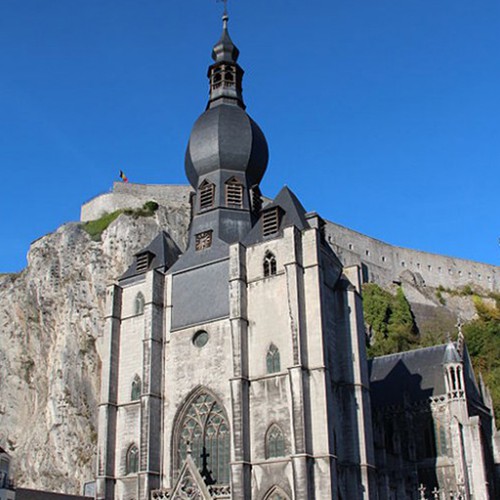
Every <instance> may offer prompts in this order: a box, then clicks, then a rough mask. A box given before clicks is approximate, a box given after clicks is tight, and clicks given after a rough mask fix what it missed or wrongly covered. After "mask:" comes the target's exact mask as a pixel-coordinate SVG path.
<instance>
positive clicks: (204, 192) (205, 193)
mask: <svg viewBox="0 0 500 500" xmlns="http://www.w3.org/2000/svg"><path fill="white" fill-rule="evenodd" d="M199 193H200V210H206V209H207V208H212V207H213V206H214V199H215V185H214V184H212V183H211V182H208V181H207V180H205V181H203V182H202V183H201V184H200V188H199Z"/></svg>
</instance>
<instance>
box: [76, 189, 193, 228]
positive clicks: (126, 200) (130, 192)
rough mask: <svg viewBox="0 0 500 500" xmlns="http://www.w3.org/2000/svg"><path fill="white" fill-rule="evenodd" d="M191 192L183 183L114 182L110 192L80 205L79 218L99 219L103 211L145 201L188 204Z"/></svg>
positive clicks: (139, 204) (107, 211) (137, 205)
mask: <svg viewBox="0 0 500 500" xmlns="http://www.w3.org/2000/svg"><path fill="white" fill-rule="evenodd" d="M191 192H192V189H191V187H189V186H185V185H173V184H132V183H129V182H115V183H114V184H113V191H112V192H110V193H104V194H101V195H99V196H96V197H95V198H93V199H92V200H90V201H88V202H87V203H85V204H84V205H82V208H81V212H80V220H81V221H82V222H85V221H89V220H95V219H99V217H102V216H103V215H104V214H105V213H110V212H114V211H115V210H120V209H124V208H140V207H142V205H144V203H145V202H147V201H156V202H157V203H158V204H159V205H164V206H178V205H188V204H189V197H190V195H191Z"/></svg>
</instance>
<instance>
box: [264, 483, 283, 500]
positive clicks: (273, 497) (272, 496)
mask: <svg viewBox="0 0 500 500" xmlns="http://www.w3.org/2000/svg"><path fill="white" fill-rule="evenodd" d="M264 500H288V495H286V494H285V492H284V491H283V490H282V489H281V488H279V487H278V486H274V487H273V488H271V490H270V491H269V492H268V494H267V495H266V496H265V497H264Z"/></svg>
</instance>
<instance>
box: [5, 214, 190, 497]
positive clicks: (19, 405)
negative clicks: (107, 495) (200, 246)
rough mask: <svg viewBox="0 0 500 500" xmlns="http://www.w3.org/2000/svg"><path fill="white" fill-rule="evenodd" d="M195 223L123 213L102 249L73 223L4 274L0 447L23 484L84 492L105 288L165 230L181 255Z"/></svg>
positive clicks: (180, 217)
mask: <svg viewBox="0 0 500 500" xmlns="http://www.w3.org/2000/svg"><path fill="white" fill-rule="evenodd" d="M188 223H189V208H188V206H187V205H184V206H180V207H179V206H178V207H175V208H165V207H160V208H159V209H158V210H157V211H156V212H155V214H154V215H153V216H150V217H133V216H127V215H125V214H122V215H120V216H119V217H118V218H117V219H116V220H114V221H113V222H112V223H111V224H110V225H109V227H108V228H107V229H106V230H104V231H103V233H102V234H101V235H100V239H99V241H94V240H93V239H91V237H90V236H89V234H88V233H87V232H86V231H85V229H84V226H83V225H82V224H81V223H70V224H66V225H64V226H62V227H61V228H59V229H58V230H57V231H56V232H54V233H52V234H49V235H47V236H44V237H43V238H40V239H39V240H37V241H35V242H34V243H33V244H32V245H31V248H30V250H29V254H28V266H27V267H26V269H25V270H24V271H22V272H21V273H19V274H15V275H3V276H0V444H1V445H3V446H4V447H5V448H6V449H7V450H8V451H9V453H10V454H11V455H12V457H13V459H14V467H15V469H14V473H15V478H16V482H17V483H18V485H23V486H25V487H36V488H39V489H49V490H53V491H62V492H67V493H80V492H81V491H82V489H81V488H82V484H83V483H84V482H86V481H89V480H92V479H93V475H94V459H95V444H96V438H97V435H96V428H95V426H96V412H97V403H98V398H99V371H100V360H99V352H98V343H97V342H96V339H97V338H98V336H99V335H100V334H101V333H102V329H103V315H104V300H105V287H106V285H107V284H108V283H109V282H110V281H112V280H113V279H115V278H116V277H117V276H120V275H121V274H122V273H123V272H124V271H125V269H126V268H127V266H128V264H129V263H130V261H131V259H132V257H133V255H134V253H136V252H137V251H138V250H140V249H141V248H143V247H144V246H146V245H147V244H148V243H149V242H150V241H151V240H152V239H153V238H154V237H155V236H156V234H157V233H158V231H159V230H160V228H162V229H165V230H166V231H168V232H169V233H170V235H171V236H172V237H173V238H174V240H175V241H176V242H177V243H178V245H179V246H180V247H181V248H182V247H183V246H184V244H185V235H186V229H187V226H188ZM94 239H95V238H94Z"/></svg>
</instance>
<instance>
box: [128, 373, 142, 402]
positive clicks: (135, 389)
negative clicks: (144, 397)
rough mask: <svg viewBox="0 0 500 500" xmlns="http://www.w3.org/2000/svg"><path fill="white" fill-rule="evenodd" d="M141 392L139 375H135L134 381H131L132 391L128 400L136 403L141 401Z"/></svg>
mask: <svg viewBox="0 0 500 500" xmlns="http://www.w3.org/2000/svg"><path fill="white" fill-rule="evenodd" d="M141 391H142V384H141V377H139V375H137V374H136V375H135V376H134V380H132V390H131V391H130V400H131V401H137V400H138V399H141Z"/></svg>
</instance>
